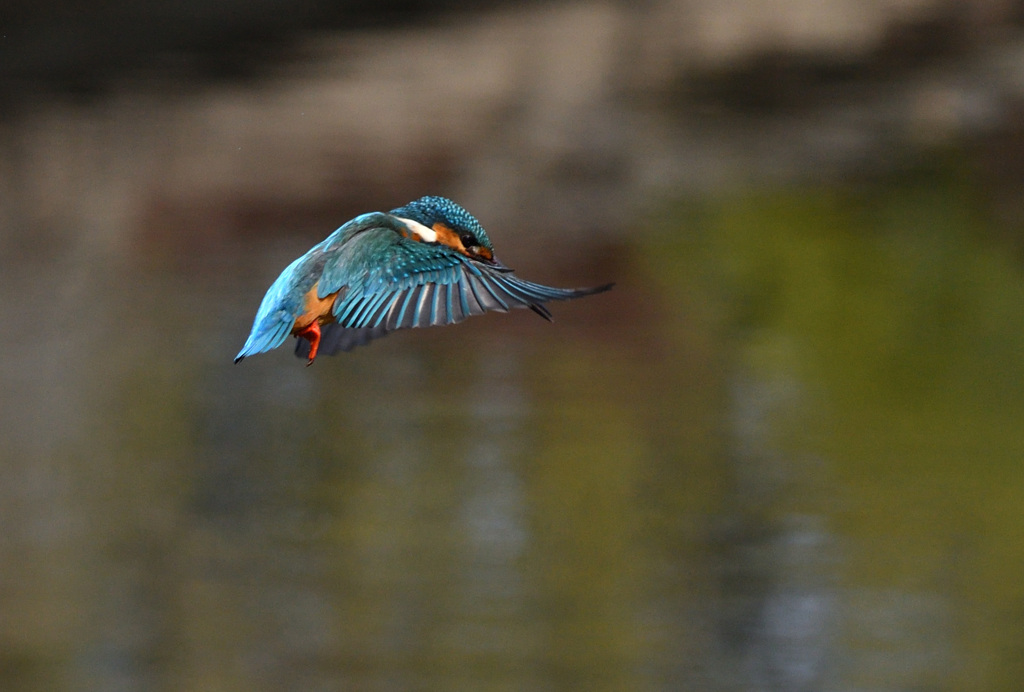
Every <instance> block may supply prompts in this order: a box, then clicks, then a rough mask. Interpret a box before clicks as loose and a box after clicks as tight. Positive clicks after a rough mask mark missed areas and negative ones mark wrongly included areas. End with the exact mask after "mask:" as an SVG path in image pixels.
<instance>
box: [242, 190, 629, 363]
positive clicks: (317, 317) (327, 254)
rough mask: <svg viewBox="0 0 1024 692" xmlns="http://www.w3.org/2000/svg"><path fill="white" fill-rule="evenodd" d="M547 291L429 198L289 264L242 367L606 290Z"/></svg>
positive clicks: (350, 229) (448, 206) (344, 231)
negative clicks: (278, 355) (250, 361)
mask: <svg viewBox="0 0 1024 692" xmlns="http://www.w3.org/2000/svg"><path fill="white" fill-rule="evenodd" d="M609 288H611V284H608V285H604V286H598V287H595V288H585V289H562V288H552V287H549V286H542V285H540V284H535V283H532V282H529V281H524V280H522V279H520V278H518V277H516V276H515V275H514V274H513V273H512V270H510V269H509V268H508V267H506V266H504V265H503V264H501V263H500V262H498V261H497V260H496V259H495V258H494V255H493V246H492V245H491V240H490V238H488V237H487V233H486V232H485V231H484V229H483V227H482V226H481V225H480V223H479V222H478V221H477V220H476V219H475V218H474V217H473V216H472V215H471V214H470V213H469V212H467V211H466V210H465V209H463V208H462V207H460V206H459V205H458V204H456V203H455V202H452V201H451V200H449V199H446V198H444V197H422V198H420V199H418V200H415V201H413V202H410V203H409V204H407V205H405V206H403V207H399V208H397V209H394V210H392V211H391V212H389V213H386V214H385V213H382V212H372V213H369V214H363V215H361V216H357V217H356V218H354V219H352V220H351V221H349V222H348V223H346V224H344V225H343V226H341V227H340V228H338V229H337V230H336V231H334V232H333V233H331V234H330V235H329V236H328V237H327V238H325V239H324V240H323V241H321V242H320V243H318V244H316V245H314V246H313V247H312V248H311V249H310V250H309V252H307V253H306V254H305V255H303V256H302V257H300V258H298V259H297V260H295V261H294V262H292V263H291V264H289V265H288V266H287V267H286V268H285V270H284V271H283V272H281V275H280V276H279V277H277V279H276V280H275V281H274V283H273V284H271V286H270V288H269V289H268V291H267V294H266V295H265V296H264V298H263V302H262V303H261V304H260V308H259V310H258V311H257V313H256V319H255V321H254V322H253V327H252V331H251V333H250V334H249V338H248V339H247V340H246V342H245V345H244V346H243V347H242V350H241V351H239V353H238V356H237V357H236V358H235V362H236V363H237V362H238V361H240V360H242V359H243V358H245V357H246V356H251V355H255V354H257V353H263V352H265V351H269V350H271V349H273V348H277V347H278V346H280V345H281V344H282V343H283V342H284V340H285V338H286V337H287V336H288V335H289V334H293V335H295V336H301V337H302V338H301V339H299V342H298V345H297V348H296V353H297V354H298V355H300V356H303V357H306V356H308V357H309V363H312V362H313V360H314V359H315V358H316V355H317V353H318V352H320V353H327V354H334V353H337V352H339V351H347V350H350V349H352V348H354V347H355V346H358V345H361V344H365V343H367V342H368V341H370V340H372V339H375V338H379V337H381V336H385V335H386V334H388V333H390V332H392V331H395V330H398V329H408V328H412V327H427V326H432V325H442V324H454V323H456V322H461V321H462V320H464V319H466V318H467V317H470V316H472V315H479V314H483V313H484V312H488V311H491V310H500V311H503V312H505V311H508V310H509V309H510V308H513V307H528V308H530V309H531V310H533V311H534V312H536V313H537V314H539V315H540V316H542V317H544V318H545V319H550V318H551V313H550V312H548V310H547V308H545V307H544V305H543V303H545V302H547V301H549V300H568V299H571V298H579V297H581V296H585V295H590V294H593V293H600V292H601V291H606V290H608V289H609Z"/></svg>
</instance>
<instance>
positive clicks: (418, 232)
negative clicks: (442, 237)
mask: <svg viewBox="0 0 1024 692" xmlns="http://www.w3.org/2000/svg"><path fill="white" fill-rule="evenodd" d="M397 218H398V220H399V221H401V222H402V223H404V224H405V226H406V228H408V229H409V230H410V231H412V233H413V235H415V236H416V237H418V238H419V239H420V240H422V241H423V242H425V243H436V242H437V231H435V230H434V229H433V228H427V227H426V226H424V225H423V224H421V223H420V222H419V221H413V220H412V219H403V218H402V217H401V216H399V217H397Z"/></svg>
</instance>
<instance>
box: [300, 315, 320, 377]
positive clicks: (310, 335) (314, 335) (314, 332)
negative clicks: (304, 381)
mask: <svg viewBox="0 0 1024 692" xmlns="http://www.w3.org/2000/svg"><path fill="white" fill-rule="evenodd" d="M295 336H298V337H301V338H303V339H305V340H306V341H308V342H309V362H307V363H306V367H307V368H308V367H309V366H310V365H312V364H313V361H314V360H316V352H317V350H318V349H319V348H320V323H319V322H318V321H317V320H313V321H312V322H310V323H309V326H308V327H304V328H303V329H301V330H300V331H297V332H295Z"/></svg>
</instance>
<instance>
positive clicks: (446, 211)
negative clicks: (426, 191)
mask: <svg viewBox="0 0 1024 692" xmlns="http://www.w3.org/2000/svg"><path fill="white" fill-rule="evenodd" d="M391 215H392V216H396V217H398V218H399V219H400V220H401V221H402V222H403V223H404V224H405V225H406V227H407V228H408V229H409V231H410V233H412V234H413V236H414V237H415V238H416V240H419V241H421V242H425V243H442V244H444V245H447V246H448V247H450V248H452V249H453V250H455V251H456V252H460V253H462V254H463V255H466V256H467V257H470V258H472V259H475V260H477V261H480V262H485V263H487V264H494V265H498V266H501V265H500V263H499V262H498V261H497V260H496V259H494V246H492V245H491V239H490V238H488V237H487V233H486V232H485V231H484V228H483V226H481V225H480V222H479V221H477V220H476V218H474V217H473V215H472V214H470V213H469V212H468V211H466V210H465V209H463V208H462V207H460V206H459V205H458V204H456V203H455V202H453V201H451V200H450V199H448V198H446V197H434V196H427V197H420V198H419V199H418V200H416V201H414V202H409V203H408V204H406V205H405V206H404V207H399V208H398V209H393V210H391Z"/></svg>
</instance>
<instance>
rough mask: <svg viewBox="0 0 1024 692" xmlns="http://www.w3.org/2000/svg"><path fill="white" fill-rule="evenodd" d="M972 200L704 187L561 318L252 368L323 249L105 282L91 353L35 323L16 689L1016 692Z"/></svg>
mask: <svg viewBox="0 0 1024 692" xmlns="http://www.w3.org/2000/svg"><path fill="white" fill-rule="evenodd" d="M934 171H938V173H936V172H934ZM975 185H976V183H975V182H974V179H973V178H972V177H971V176H970V174H965V173H964V171H963V169H961V168H959V167H957V166H955V165H951V164H948V163H942V164H937V165H935V166H932V167H931V168H924V169H921V170H920V171H918V172H914V171H905V172H904V173H903V174H902V175H901V179H900V182H898V183H895V184H894V183H892V182H891V181H889V180H885V181H881V182H879V183H877V184H875V183H869V184H867V185H861V186H855V185H846V186H842V187H838V188H815V187H811V188H804V189H802V190H798V191H797V190H793V189H791V188H790V189H779V190H778V191H776V192H758V193H746V192H741V193H736V194H727V195H724V196H722V197H720V198H716V199H714V200H710V199H706V200H704V201H701V202H696V203H690V202H688V203H685V204H683V205H681V206H679V205H677V206H673V207H671V208H670V209H669V210H667V211H666V212H665V213H664V214H663V215H661V216H660V217H659V218H658V219H656V220H655V229H654V230H653V231H652V232H651V233H650V234H649V235H645V236H640V237H639V238H638V240H637V242H636V243H635V244H632V245H627V246H623V247H619V248H616V253H617V254H619V255H620V256H623V257H630V258H631V260H630V261H629V262H628V263H623V264H620V265H619V266H618V267H616V269H615V271H616V278H617V279H619V280H620V282H621V284H622V285H621V286H620V287H619V289H617V292H616V293H613V294H609V300H608V301H606V302H601V301H600V300H597V299H594V300H591V301H581V302H579V303H578V304H574V305H571V306H562V307H563V309H560V310H558V311H557V312H558V315H557V316H558V322H557V323H556V324H555V325H546V324H543V323H542V322H541V321H540V320H531V319H530V317H531V316H530V315H528V314H516V315H510V316H495V317H487V318H481V319H479V320H473V321H470V322H469V323H466V324H464V325H460V326H458V327H455V328H451V329H446V330H427V331H423V332H415V333H406V334H398V335H395V336H393V337H390V338H388V339H386V340H383V341H381V342H380V343H378V344H375V345H374V346H373V347H372V348H366V349H361V350H357V351H356V352H353V353H352V354H349V355H347V356H344V357H339V358H335V359H327V360H324V361H322V362H320V361H318V362H317V364H316V366H315V367H313V368H305V367H302V363H301V362H300V361H298V360H296V359H294V358H293V357H292V356H291V355H290V354H288V353H284V352H278V353H273V354H270V355H267V356H264V357H260V358H253V359H249V360H247V361H245V363H243V364H242V365H240V366H238V367H235V366H233V365H231V363H230V360H231V356H232V354H233V353H234V350H235V347H236V346H237V343H236V342H238V340H239V339H241V338H242V337H243V336H244V333H245V330H246V328H247V326H248V325H247V322H248V320H249V317H250V314H251V310H252V309H253V307H254V305H255V303H256V302H257V301H258V298H259V293H260V288H261V286H262V284H264V283H266V281H267V279H268V278H269V277H270V276H271V273H268V265H274V264H275V263H276V264H280V262H279V260H282V259H283V258H284V257H286V256H287V255H288V253H294V252H296V251H297V250H299V249H301V247H302V245H301V244H300V243H299V242H296V243H294V245H295V248H293V249H282V243H281V242H279V241H273V242H270V241H268V242H265V243H247V248H246V249H245V250H244V251H243V250H242V248H241V247H236V248H231V251H230V252H226V253H224V254H223V255H222V256H221V259H219V260H217V261H216V262H212V263H211V262H208V263H206V264H205V265H197V266H193V267H191V268H188V269H184V270H183V269H179V268H173V267H172V268H158V269H154V268H153V267H152V266H151V265H150V264H149V263H148V262H142V263H141V264H139V263H135V262H133V261H126V262H122V263H120V264H118V265H116V266H114V267H110V266H104V267H92V268H90V269H87V270H84V271H85V274H86V275H87V278H86V279H83V280H82V282H81V284H80V287H79V288H78V289H77V290H76V291H75V293H74V294H73V295H69V296H66V297H65V298H64V300H66V301H67V303H66V304H67V305H73V306H77V307H81V309H82V310H83V311H84V313H85V314H87V315H88V316H89V317H88V320H85V319H84V317H79V316H76V315H75V314H71V313H69V314H68V320H67V323H65V324H71V325H76V324H78V321H79V320H82V321H85V322H87V324H84V325H83V327H82V329H75V330H74V334H75V338H74V339H69V338H68V335H67V334H66V333H65V332H64V330H60V333H59V334H55V335H50V336H49V337H48V338H52V339H53V341H52V342H51V343H47V342H46V341H45V340H43V339H38V338H36V339H33V340H32V341H31V343H35V344H37V345H38V349H40V350H31V349H29V351H28V352H26V351H25V349H24V345H25V344H23V343H21V341H22V340H21V339H14V338H13V337H12V335H10V334H8V335H6V336H5V339H6V340H7V342H6V344H5V354H8V355H9V357H8V358H7V359H6V360H7V364H6V366H5V370H4V372H5V375H4V378H5V387H4V392H5V397H4V418H5V421H6V423H5V428H6V430H7V434H6V441H7V444H6V445H5V450H4V452H3V463H2V465H0V473H2V474H3V482H2V484H0V487H2V488H3V489H4V490H3V494H4V501H3V505H2V507H3V509H2V511H3V523H4V527H5V531H4V532H3V536H2V539H0V541H2V542H0V550H2V554H3V560H4V565H5V569H4V570H3V573H2V591H0V597H2V601H3V612H4V614H5V617H4V620H3V623H2V627H0V641H2V652H3V655H2V665H0V679H2V681H3V687H4V689H11V690H29V689H103V690H110V689H137V688H143V689H296V688H301V689H310V690H315V689H338V688H346V689H347V688H351V689H381V690H384V689H524V688H527V689H580V688H586V689H608V690H611V689H616V690H618V689H679V688H701V689H737V690H739V689H786V690H817V689H850V688H859V689H893V688H906V687H922V686H923V687H934V688H936V689H947V688H949V689H954V688H955V689H989V688H996V687H1001V686H1003V685H1004V684H1005V683H1007V682H1008V681H1009V680H1011V679H1013V676H1014V675H1015V671H1016V667H1017V664H1016V663H1015V661H1016V660H1017V658H1016V655H1017V653H1018V652H1019V648H1018V647H1017V646H1016V645H1015V644H1014V642H1015V641H1016V634H1017V633H1018V632H1019V618H1018V617H1017V616H1016V615H1015V613H1018V612H1019V610H1020V608H1019V604H1020V602H1021V596H1022V594H1021V587H1020V584H1019V580H1018V578H1017V575H1018V574H1019V567H1020V564H1021V562H1020V560H1021V554H1020V553H1021V551H1020V549H1019V546H1020V542H1019V541H1018V540H1017V537H1019V532H1020V529H1021V522H1020V519H1019V513H1018V512H1017V511H1016V507H1018V505H1019V500H1020V498H1021V497H1022V496H1024V478H1022V474H1021V471H1020V470H1019V469H1018V468H1017V463H1016V462H1017V460H1018V459H1019V458H1020V452H1021V451H1022V450H1021V449H1020V444H1021V438H1020V436H1019V434H1018V431H1017V426H1016V421H1017V420H1019V416H1020V414H1021V413H1022V410H1021V409H1022V407H1024V400H1022V398H1021V397H1020V395H1019V392H1020V391H1021V388H1020V385H1021V384H1024V382H1022V380H1024V368H1022V365H1021V362H1020V358H1019V348H1018V346H1017V344H1019V343H1020V339H1021V337H1024V310H1022V308H1021V305H1024V303H1022V302H1021V301H1020V300H1019V298H1021V297H1022V295H1024V282H1022V277H1021V272H1020V268H1019V265H1018V264H1017V262H1016V260H1015V258H1014V255H1013V253H1012V250H1011V248H1010V247H1009V246H1006V245H1005V244H1004V243H1003V241H1001V240H999V239H998V238H996V236H995V235H994V234H993V233H991V232H990V231H991V230H992V229H993V227H992V226H991V225H990V224H989V222H987V221H986V220H985V216H984V207H983V205H982V206H981V207H979V206H978V205H977V203H976V202H973V201H971V200H972V199H975V198H974V196H973V195H972V194H971V190H972V189H973V190H976V189H977V188H976V187H974V186H975ZM659 229H660V230H659ZM925 231H926V232H925ZM495 235H497V236H498V237H499V238H500V233H499V232H497V231H496V232H495ZM654 248H657V250H655V249H654ZM595 251H596V252H598V254H600V253H601V252H602V251H601V249H600V248H596V249H595ZM268 258H269V259H268ZM57 266H58V264H57V262H56V260H48V259H46V258H39V259H36V260H35V261H34V262H33V263H29V264H23V263H21V262H15V263H13V264H11V263H9V265H8V266H7V267H5V272H4V276H5V287H4V291H5V295H6V296H7V300H5V301H4V303H5V306H6V308H5V309H7V310H11V305H30V306H32V305H36V304H38V302H39V301H44V300H45V299H46V296H47V294H46V293H45V291H41V289H40V288H39V284H38V281H36V280H34V279H33V277H34V276H36V275H43V276H46V275H50V274H52V273H53V272H54V271H55V270H56V268H57ZM79 270H80V271H82V270H81V268H80V269H79ZM592 271H593V270H591V272H592ZM542 278H544V277H542ZM591 278H594V279H597V278H600V277H596V276H593V277H591V276H586V277H584V279H586V280H589V279H591ZM123 281H127V282H128V283H129V284H131V285H134V286H137V287H139V288H138V290H136V291H134V292H133V293H132V294H131V295H125V293H124V292H123V291H122V290H121V286H122V282H123ZM583 282H584V283H585V281H583ZM634 305H639V306H644V305H651V306H653V307H651V308H648V309H649V310H650V313H649V314H643V313H644V310H645V309H644V308H641V311H642V315H641V318H640V319H635V318H631V317H630V306H634ZM90 310H91V312H90ZM126 313H127V314H131V315H133V316H134V317H133V319H132V320H131V321H128V322H125V321H124V319H123V315H124V314H126ZM8 317H9V320H8V322H9V323H11V320H13V319H15V317H13V316H12V315H8ZM43 329H44V330H45V329H46V327H45V326H44V327H43ZM53 329H54V330H55V331H56V327H53ZM43 333H44V334H45V333H46V332H45V331H44V332H43ZM33 336H35V337H38V334H34V335H33ZM79 337H80V338H79ZM16 341H17V343H15V342H16ZM19 358H20V359H23V360H24V361H26V362H32V363H40V364H44V365H45V367H46V370H45V371H39V367H42V366H40V365H35V366H34V369H33V370H31V371H25V370H24V369H23V368H22V366H21V365H20V364H19V361H18V359H19Z"/></svg>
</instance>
